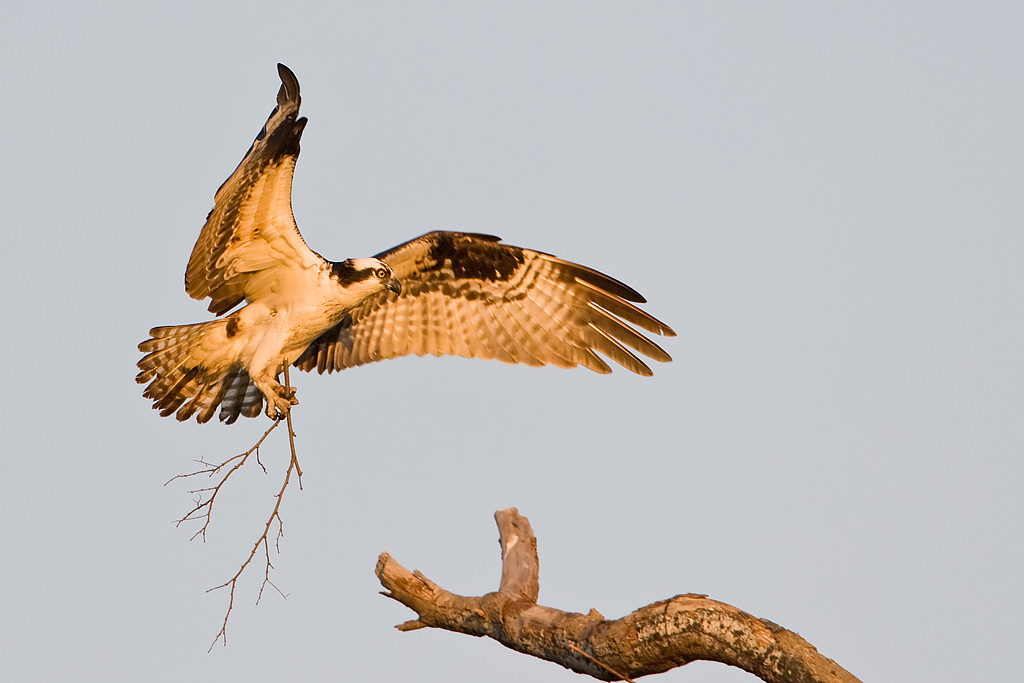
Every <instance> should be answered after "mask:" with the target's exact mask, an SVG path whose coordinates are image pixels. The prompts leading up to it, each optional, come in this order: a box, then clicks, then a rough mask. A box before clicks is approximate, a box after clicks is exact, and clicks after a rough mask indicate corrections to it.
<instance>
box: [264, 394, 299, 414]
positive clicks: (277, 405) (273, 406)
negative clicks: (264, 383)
mask: <svg viewBox="0 0 1024 683" xmlns="http://www.w3.org/2000/svg"><path fill="white" fill-rule="evenodd" d="M297 405H299V399H297V398H295V387H289V388H287V389H286V388H285V387H281V388H280V389H279V390H278V391H277V392H275V393H274V394H271V395H269V396H267V417H269V418H270V419H271V420H283V419H285V418H286V417H288V413H289V412H291V408H292V406H297Z"/></svg>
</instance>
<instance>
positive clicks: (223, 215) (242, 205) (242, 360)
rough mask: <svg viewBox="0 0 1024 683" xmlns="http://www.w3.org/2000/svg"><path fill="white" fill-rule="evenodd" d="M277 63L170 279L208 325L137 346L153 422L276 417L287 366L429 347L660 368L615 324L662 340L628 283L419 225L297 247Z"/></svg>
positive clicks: (292, 129)
mask: <svg viewBox="0 0 1024 683" xmlns="http://www.w3.org/2000/svg"><path fill="white" fill-rule="evenodd" d="M277 70H278V73H279V74H280V77H281V89H280V91H279V92H278V94H277V107H276V108H275V109H274V111H273V112H271V114H270V118H269V119H268V120H267V123H266V125H264V127H263V130H261V131H260V134H259V135H258V136H257V137H256V140H255V141H254V142H253V143H252V146H251V147H250V148H249V151H248V153H246V155H245V157H244V158H243V159H242V162H241V163H240V164H239V165H238V168H236V169H235V171H234V173H232V174H231V176H230V177H229V178H228V179H227V180H226V181H225V182H224V184H223V185H221V187H220V189H219V190H217V194H216V195H215V197H214V207H213V210H212V211H211V212H210V215H209V216H208V217H207V219H206V224H205V225H204V226H203V229H202V232H201V233H200V234H199V239H198V240H197V241H196V244H195V247H194V248H193V249H192V255H191V257H190V258H189V261H188V267H187V269H186V270H185V291H186V292H187V293H188V294H189V295H190V296H191V297H192V298H194V299H204V298H207V297H209V299H210V305H209V310H210V312H211V313H213V314H214V315H216V316H217V319H215V320H211V321H209V322H203V323H196V324H193V325H178V326H173V327H155V328H153V329H152V330H150V332H149V334H150V337H151V338H150V339H147V340H146V341H144V342H142V343H141V344H139V350H140V351H142V352H143V353H145V354H146V355H145V357H144V358H142V360H140V361H139V363H138V367H139V369H140V371H141V372H139V374H138V376H137V377H136V381H137V382H139V383H140V384H147V383H148V385H149V386H147V387H146V389H145V392H144V396H146V397H147V398H151V399H153V407H154V408H156V409H157V410H159V411H160V414H161V415H162V416H168V415H171V414H172V413H175V412H177V415H176V417H177V419H178V420H187V419H189V418H190V417H192V416H193V415H195V416H196V420H197V421H198V422H200V423H203V422H207V421H209V420H210V418H211V417H212V416H213V414H214V412H215V411H216V409H217V407H218V406H219V407H220V419H221V420H222V421H223V422H226V423H228V424H231V423H233V422H234V421H235V420H237V419H238V416H239V415H244V416H246V417H256V416H257V415H259V413H260V411H261V410H262V408H263V405H264V403H265V404H266V414H267V416H268V417H270V418H271V419H280V418H282V417H283V416H285V415H286V414H287V413H288V411H289V409H290V408H291V406H292V405H295V404H297V403H298V401H297V400H296V398H295V390H294V389H293V388H286V387H284V386H283V385H282V384H281V383H280V382H279V379H278V378H279V377H280V375H281V373H282V372H283V371H284V369H285V367H286V366H287V365H290V364H294V366H295V367H297V368H299V369H300V370H305V371H309V370H313V369H315V370H316V371H317V372H319V373H323V372H333V371H335V370H344V369H345V368H349V367H352V366H355V365H363V364H365V363H371V362H373V361H378V360H384V359H386V358H397V357H399V356H405V355H408V354H415V355H417V356H423V355H426V354H431V355H434V356H442V355H450V356H463V357H466V358H492V359H496V360H500V361H504V362H506V363H523V364H526V365H533V366H539V365H548V364H550V365H555V366H558V367H562V368H572V367H575V366H577V365H582V366H584V367H587V368H589V369H591V370H593V371H595V372H599V373H602V374H604V373H608V372H611V368H610V367H609V366H608V364H607V363H606V362H605V361H604V360H603V359H602V358H601V357H600V356H598V353H601V354H603V355H604V356H607V357H608V358H610V359H611V360H613V361H615V362H616V363H618V364H620V365H622V366H623V367H625V368H626V369H628V370H631V371H633V372H635V373H637V374H640V375H645V376H649V375H651V374H652V373H651V370H650V368H648V367H647V365H646V364H645V363H644V362H643V361H642V360H640V358H639V357H638V356H637V353H639V354H642V355H644V356H647V357H649V358H652V359H654V360H656V361H661V362H667V361H670V360H671V358H670V356H669V355H668V354H667V353H665V351H664V350H662V349H661V348H660V347H659V346H658V345H657V344H655V343H654V342H652V341H651V340H649V339H648V338H647V337H645V336H644V335H643V334H641V333H640V332H638V331H637V330H635V329H634V328H633V327H631V326H630V325H633V326H636V327H638V328H640V329H643V330H646V331H648V332H651V333H654V334H659V335H666V336H673V335H674V334H675V333H674V332H673V331H672V330H671V328H669V327H668V326H667V325H665V324H664V323H662V322H661V321H659V320H657V319H656V318H654V317H653V316H651V315H649V314H648V313H645V312H644V311H642V310H640V309H639V308H637V307H636V306H635V305H634V304H635V303H645V299H644V298H643V297H642V296H640V294H639V293H637V292H636V291H635V290H634V289H633V288H631V287H629V286H627V285H625V284H623V283H621V282H619V281H618V280H615V279H613V278H611V277H609V276H607V275H604V274H603V273H599V272H597V271H596V270H593V269H591V268H587V267H586V266H581V265H578V264H575V263H570V262H569V261H564V260H562V259H559V258H556V257H554V256H552V255H550V254H545V253H542V252H538V251H533V250H530V249H521V248H519V247H514V246H511V245H508V244H503V243H502V242H501V240H500V238H498V237H493V236H490V235H481V234H477V233H462V232H447V231H435V232H430V233H427V234H425V235H423V236H422V237H417V238H416V239H414V240H411V241H409V242H406V243H405V244H401V245H399V246H397V247H394V248H393V249H389V250H387V251H385V252H382V253H380V254H377V255H376V256H375V257H373V258H355V259H347V260H345V261H339V262H332V261H328V260H326V259H324V258H323V257H322V256H320V254H318V253H316V252H315V251H313V250H312V249H310V248H309V247H308V246H306V243H305V242H304V241H303V239H302V236H301V235H300V234H299V229H298V227H297V226H296V224H295V218H294V216H293V215H292V208H291V187H292V174H293V172H294V170H295V160H296V159H297V158H298V156H299V138H300V137H301V136H302V130H303V128H305V126H306V119H305V118H298V113H299V101H300V100H299V82H298V80H297V79H296V78H295V74H293V73H292V72H291V70H290V69H288V67H286V66H284V65H283V64H278V66H277ZM243 302H245V305H244V306H242V307H241V308H237V307H238V306H239V304H242V303H243ZM626 323H629V324H626ZM634 352H636V353H634Z"/></svg>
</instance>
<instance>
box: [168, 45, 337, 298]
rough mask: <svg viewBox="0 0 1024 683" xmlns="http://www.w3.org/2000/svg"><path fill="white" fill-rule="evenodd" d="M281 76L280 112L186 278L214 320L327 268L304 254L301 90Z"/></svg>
mask: <svg viewBox="0 0 1024 683" xmlns="http://www.w3.org/2000/svg"><path fill="white" fill-rule="evenodd" d="M277 71H278V73H279V74H280V76H281V90H280V91H279V92H278V93H277V107H275V108H274V111H273V112H271V114H270V118H269V119H267V123H266V125H264V126H263V130H261V131H260V134H259V135H257V136H256V140H254V141H253V143H252V147H250V148H249V151H248V152H247V153H246V155H245V158H243V159H242V162H241V163H240V164H239V165H238V168H236V169H235V172H234V173H232V174H231V177H229V178H228V179H227V180H226V181H224V184H223V185H221V186H220V189H219V190H217V194H216V195H215V197H214V207H213V210H212V211H211V212H210V215H209V216H208V217H207V219H206V225H204V226H203V230H202V232H201V233H200V234H199V239H198V240H197V241H196V245H195V247H193V249H192V256H191V257H190V258H189V260H188V268H187V269H186V270H185V291H186V292H187V293H188V294H189V296H191V297H192V298H193V299H204V298H206V297H210V311H211V312H212V313H214V314H216V315H222V314H223V313H226V312H227V311H229V310H231V309H232V308H234V307H235V306H237V305H238V304H239V303H241V302H242V300H243V299H248V300H249V301H254V300H256V299H259V298H260V297H261V296H265V295H267V294H268V293H269V292H270V290H271V287H272V286H273V284H274V283H275V282H278V281H280V278H282V277H285V276H286V275H287V274H288V271H290V270H294V269H304V268H308V267H310V266H313V265H316V264H319V263H321V262H322V259H321V257H320V256H319V255H318V254H316V253H315V252H314V251H312V250H311V249H310V248H309V247H307V246H306V243H305V242H304V241H303V239H302V236H301V235H300V234H299V229H298V227H297V226H296V225H295V217H294V216H293V215H292V174H293V173H294V171H295V160H296V159H297V158H298V156H299V138H301V137H302V129H303V128H305V127H306V119H305V118H301V119H300V118H296V117H297V116H298V114H299V102H300V99H299V82H298V80H297V79H296V78H295V74H293V73H292V72H291V70H290V69H289V68H288V67H286V66H285V65H283V64H278V65H277Z"/></svg>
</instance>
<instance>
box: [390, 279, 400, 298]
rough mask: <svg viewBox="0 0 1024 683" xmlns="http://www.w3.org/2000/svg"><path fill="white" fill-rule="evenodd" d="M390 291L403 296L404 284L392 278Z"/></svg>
mask: <svg viewBox="0 0 1024 683" xmlns="http://www.w3.org/2000/svg"><path fill="white" fill-rule="evenodd" d="M388 289H390V290H391V291H392V292H394V293H395V294H401V293H402V283H401V282H399V281H398V280H396V279H395V278H391V282H389V283H388Z"/></svg>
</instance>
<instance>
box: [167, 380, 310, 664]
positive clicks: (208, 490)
mask: <svg viewBox="0 0 1024 683" xmlns="http://www.w3.org/2000/svg"><path fill="white" fill-rule="evenodd" d="M284 386H285V388H290V382H289V378H288V367H287V366H285V368H284ZM282 422H287V424H288V446H289V449H290V451H291V458H290V460H289V461H288V469H287V470H286V471H285V475H284V480H283V481H282V483H281V488H280V489H279V490H278V492H277V494H276V495H275V496H274V499H275V500H274V508H273V510H271V512H270V516H269V517H268V518H267V521H266V524H264V527H263V533H262V534H261V535H260V536H259V538H257V539H256V542H255V543H253V546H252V550H250V551H249V555H248V557H246V558H245V561H243V562H242V564H241V566H240V567H239V568H238V571H237V572H235V574H234V576H232V577H231V578H230V579H228V580H227V581H225V582H224V583H222V584H220V585H219V586H214V587H213V588H210V589H209V590H207V593H210V592H213V591H215V590H220V589H221V588H228V589H229V591H228V607H227V610H226V611H225V612H224V621H223V622H221V627H220V630H219V631H218V632H217V635H216V636H214V638H213V642H212V643H210V649H209V650H208V651H212V650H213V647H214V645H216V644H217V641H218V640H222V639H223V641H224V644H225V645H227V628H228V619H229V618H230V617H231V611H232V610H233V609H234V607H235V589H236V588H237V587H238V580H239V579H240V578H241V577H242V574H243V573H244V572H245V570H246V569H247V568H248V567H249V565H250V564H252V562H253V560H254V559H255V557H256V553H258V552H259V550H260V547H261V546H262V548H263V557H264V561H265V563H266V564H265V568H264V572H263V583H262V584H261V585H260V590H259V593H258V594H257V596H256V604H257V605H258V604H259V602H260V600H261V599H262V598H263V591H264V590H265V589H266V587H267V586H270V587H272V588H273V589H274V590H276V591H277V592H278V594H279V595H281V597H283V598H285V599H287V596H286V595H285V594H284V593H283V592H282V591H281V589H280V588H278V587H277V586H276V585H275V584H274V582H273V581H271V580H270V570H271V569H273V568H274V564H273V563H272V562H271V560H270V541H269V539H270V531H271V528H273V526H274V523H275V522H277V534H276V535H275V537H274V548H275V550H276V551H277V552H278V553H280V552H281V537H282V536H284V521H283V519H282V518H281V503H282V502H283V501H284V492H285V491H286V490H287V489H288V485H289V483H291V477H292V472H295V475H296V478H297V479H298V482H299V490H302V468H301V467H300V466H299V458H298V455H297V454H296V450H295V430H294V429H293V427H292V415H291V411H289V412H288V413H287V414H286V415H285V417H284V418H278V419H276V420H274V423H273V424H272V425H270V427H269V428H268V429H267V431H266V432H264V433H263V436H261V437H260V439H259V440H258V441H257V442H256V444H255V445H253V446H252V448H250V449H249V450H247V451H245V452H244V453H239V454H238V455H235V456H232V457H230V458H228V459H227V460H225V461H224V462H222V463H220V464H219V465H215V464H213V463H209V462H206V461H205V460H202V459H200V460H197V461H196V462H198V463H200V464H201V465H205V466H206V467H205V469H201V470H197V471H195V472H190V473H188V474H179V475H177V476H175V477H171V479H169V480H168V481H167V482H166V483H165V484H164V486H166V485H167V484H170V483H171V482H172V481H175V480H176V479H187V478H190V477H196V476H199V475H203V474H205V475H207V476H208V477H214V476H216V475H217V474H219V473H221V472H224V475H223V476H222V477H221V478H220V480H219V481H218V482H217V483H216V484H215V485H213V486H208V487H204V488H197V489H192V490H190V491H189V493H191V494H193V495H197V496H198V498H197V499H196V503H195V507H193V508H192V510H191V511H189V513H188V514H187V515H185V516H184V517H182V518H181V519H179V520H178V521H177V526H180V525H181V524H184V523H185V522H196V521H202V522H203V524H202V527H201V528H200V529H199V530H198V531H196V533H194V534H193V535H192V537H191V539H190V540H195V539H196V538H197V537H199V536H202V538H203V540H204V541H205V540H206V530H207V529H208V528H209V526H210V523H211V521H212V519H213V517H212V515H213V506H214V502H215V501H216V499H217V495H218V494H219V493H220V492H221V490H222V489H223V488H224V486H225V484H227V481H228V479H230V478H231V475H233V474H234V473H235V472H237V471H238V470H239V469H241V468H242V466H243V465H245V463H246V462H247V461H248V459H249V457H250V456H251V455H253V454H254V453H255V454H256V462H257V464H258V465H259V466H260V468H261V469H262V470H263V472H264V474H266V472H267V468H266V467H264V466H263V463H262V462H261V461H260V455H259V449H260V446H262V445H263V442H264V441H266V439H267V437H268V436H270V433H271V432H273V431H274V430H275V429H277V427H278V426H279V425H280V424H281V423H282ZM225 469H226V471H225ZM204 498H205V500H204Z"/></svg>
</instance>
